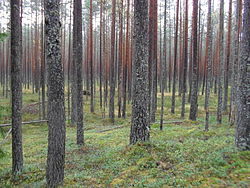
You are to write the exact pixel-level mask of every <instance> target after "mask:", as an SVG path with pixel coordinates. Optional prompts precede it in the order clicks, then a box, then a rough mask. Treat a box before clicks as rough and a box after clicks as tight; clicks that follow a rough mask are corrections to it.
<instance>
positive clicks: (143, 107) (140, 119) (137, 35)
mask: <svg viewBox="0 0 250 188" xmlns="http://www.w3.org/2000/svg"><path fill="white" fill-rule="evenodd" d="M132 74H133V78H132V79H133V88H132V89H133V91H132V94H133V96H132V125H131V132H130V144H135V143H136V142H138V141H147V140H149V111H148V106H149V104H148V103H149V100H150V99H149V98H148V0H135V1H134V58H133V73H132Z"/></svg>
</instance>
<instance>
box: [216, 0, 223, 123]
mask: <svg viewBox="0 0 250 188" xmlns="http://www.w3.org/2000/svg"><path fill="white" fill-rule="evenodd" d="M219 40H220V42H219V46H220V47H219V49H220V56H219V57H220V60H219V66H218V69H219V70H218V72H219V78H218V107H217V122H218V123H219V124H221V123H222V110H223V109H222V107H223V106H222V105H223V100H222V89H223V81H224V0H220V29H219Z"/></svg>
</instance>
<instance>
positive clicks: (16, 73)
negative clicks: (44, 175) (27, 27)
mask: <svg viewBox="0 0 250 188" xmlns="http://www.w3.org/2000/svg"><path fill="white" fill-rule="evenodd" d="M20 6H21V3H20V0H12V1H11V4H10V7H11V94H12V174H13V175H14V176H15V175H17V174H18V173H20V172H21V171H22V169H23V149H22V113H21V110H22V73H21V67H22V66H21V62H22V61H21V60H22V25H21V17H20Z"/></svg>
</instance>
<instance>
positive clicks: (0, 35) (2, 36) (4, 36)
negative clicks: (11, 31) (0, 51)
mask: <svg viewBox="0 0 250 188" xmlns="http://www.w3.org/2000/svg"><path fill="white" fill-rule="evenodd" d="M8 36H9V35H8V34H7V33H0V42H1V41H3V40H4V39H5V38H7V37H8Z"/></svg>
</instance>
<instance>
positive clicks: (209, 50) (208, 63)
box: [205, 0, 212, 131]
mask: <svg viewBox="0 0 250 188" xmlns="http://www.w3.org/2000/svg"><path fill="white" fill-rule="evenodd" d="M211 14H212V13H211V0H208V16H207V40H206V43H207V44H206V46H207V57H206V63H205V64H206V72H207V75H206V76H207V78H206V92H205V111H206V118H205V130H206V131H208V129H209V98H210V89H211V83H212V24H211V22H212V21H211Z"/></svg>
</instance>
